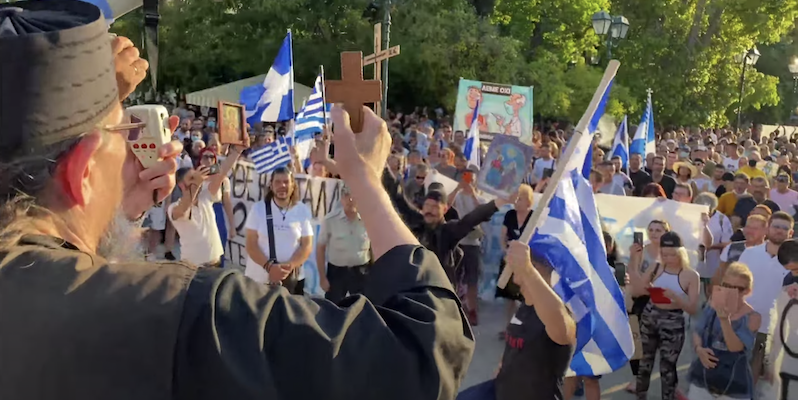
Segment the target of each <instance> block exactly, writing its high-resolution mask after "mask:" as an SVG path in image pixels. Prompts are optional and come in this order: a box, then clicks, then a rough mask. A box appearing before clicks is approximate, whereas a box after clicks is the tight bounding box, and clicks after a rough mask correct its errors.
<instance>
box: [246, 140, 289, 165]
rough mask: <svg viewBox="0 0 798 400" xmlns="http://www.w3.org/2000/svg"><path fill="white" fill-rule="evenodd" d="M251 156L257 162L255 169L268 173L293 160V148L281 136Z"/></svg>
mask: <svg viewBox="0 0 798 400" xmlns="http://www.w3.org/2000/svg"><path fill="white" fill-rule="evenodd" d="M249 158H251V159H252V162H254V163H255V170H256V171H258V173H259V174H267V173H269V172H272V171H274V170H275V169H277V168H279V167H284V166H286V165H288V164H289V163H290V162H291V150H290V149H289V147H288V143H286V141H285V139H284V138H283V137H282V136H281V137H279V138H277V140H275V141H273V142H271V143H269V144H267V145H266V146H263V148H261V149H258V150H255V151H253V152H252V153H251V154H250V155H249Z"/></svg>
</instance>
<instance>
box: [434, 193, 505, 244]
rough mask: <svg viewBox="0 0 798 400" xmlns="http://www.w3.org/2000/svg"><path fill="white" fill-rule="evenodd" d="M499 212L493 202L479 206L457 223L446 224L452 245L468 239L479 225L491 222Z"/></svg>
mask: <svg viewBox="0 0 798 400" xmlns="http://www.w3.org/2000/svg"><path fill="white" fill-rule="evenodd" d="M463 193H465V192H463ZM497 211H499V208H498V207H497V205H496V202H495V201H493V200H491V201H490V202H489V203H486V204H482V205H479V206H477V208H475V209H474V210H473V211H471V212H470V213H468V214H466V215H465V216H463V217H462V218H461V219H459V220H457V221H452V222H450V223H448V224H446V233H447V235H449V237H450V238H451V239H450V240H451V243H457V242H459V241H460V240H461V239H463V238H464V237H466V236H467V235H468V234H469V233H471V231H473V230H474V228H476V227H477V225H479V224H481V223H483V222H486V221H490V218H491V217H492V216H493V214H495V213H496V212H497Z"/></svg>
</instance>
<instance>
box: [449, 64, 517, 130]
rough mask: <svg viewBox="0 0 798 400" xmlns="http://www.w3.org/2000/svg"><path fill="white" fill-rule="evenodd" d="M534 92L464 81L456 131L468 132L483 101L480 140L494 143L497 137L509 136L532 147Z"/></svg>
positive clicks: (459, 89) (514, 87) (494, 84)
mask: <svg viewBox="0 0 798 400" xmlns="http://www.w3.org/2000/svg"><path fill="white" fill-rule="evenodd" d="M532 89H533V88H532V87H528V86H513V85H503V84H498V83H488V82H481V81H472V80H468V79H460V84H459V86H458V90H457V106H456V108H455V112H454V130H456V131H463V132H468V129H469V128H470V127H471V121H472V116H473V113H474V108H475V107H476V104H477V100H479V101H480V104H479V117H478V118H479V133H480V140H483V141H487V142H490V141H492V140H493V137H494V136H495V135H500V134H505V135H512V136H515V137H518V138H519V139H520V140H521V142H523V143H525V144H532V127H533V125H532V111H533V110H532V91H533V90H532Z"/></svg>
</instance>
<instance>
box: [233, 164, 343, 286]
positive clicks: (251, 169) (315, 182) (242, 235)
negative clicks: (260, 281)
mask: <svg viewBox="0 0 798 400" xmlns="http://www.w3.org/2000/svg"><path fill="white" fill-rule="evenodd" d="M295 178H296V181H297V184H298V186H299V188H298V190H299V198H300V201H301V202H303V203H304V204H306V205H307V206H308V207H309V208H310V211H311V213H312V214H313V220H312V221H311V223H312V225H313V227H314V229H315V233H316V235H314V240H313V253H312V254H311V255H310V257H308V260H307V261H306V262H305V264H304V265H303V266H302V268H303V269H304V272H305V291H306V292H308V293H310V294H323V293H324V292H323V291H322V290H321V288H320V287H319V273H318V269H317V268H316V240H315V237H316V236H317V235H318V232H319V224H320V223H321V221H322V220H323V219H324V217H325V216H326V215H327V214H329V213H330V212H331V211H334V210H335V209H336V208H337V207H339V204H340V203H339V202H338V199H339V190H340V188H341V186H343V181H341V180H338V179H326V178H315V177H311V176H309V175H303V174H297V175H295ZM267 186H268V175H266V174H263V175H261V174H258V173H257V171H255V164H253V163H252V162H251V161H246V160H238V162H237V163H236V165H235V167H234V168H233V170H232V171H231V172H230V199H231V200H232V202H233V220H234V221H233V222H234V225H235V227H236V236H235V238H233V239H232V240H229V241H228V242H227V249H225V258H226V259H227V260H228V261H230V262H231V263H232V264H234V265H237V266H241V267H244V266H246V264H247V258H248V256H247V252H246V229H245V228H244V225H245V223H246V221H247V214H248V213H249V210H250V209H251V208H252V205H254V204H255V203H257V202H258V201H260V200H263V197H264V196H265V195H266V187H267Z"/></svg>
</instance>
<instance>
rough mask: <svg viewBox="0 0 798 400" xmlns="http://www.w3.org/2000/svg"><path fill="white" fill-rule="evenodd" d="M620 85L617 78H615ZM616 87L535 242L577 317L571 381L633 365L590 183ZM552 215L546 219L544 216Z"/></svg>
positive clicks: (581, 139)
mask: <svg viewBox="0 0 798 400" xmlns="http://www.w3.org/2000/svg"><path fill="white" fill-rule="evenodd" d="M613 79H614V77H613ZM611 87H612V81H610V82H609V84H608V85H606V86H604V87H603V88H602V87H600V88H599V91H601V92H599V93H600V94H601V101H600V103H599V104H598V107H597V109H596V110H595V112H594V113H593V114H592V115H585V116H584V117H582V118H583V119H584V118H588V117H589V121H590V122H589V123H588V124H587V129H586V131H585V132H584V133H582V134H581V135H579V134H577V135H578V136H577V137H575V138H574V139H576V140H577V142H576V143H575V144H574V145H575V146H577V147H576V149H575V151H574V152H573V154H572V156H571V157H570V158H569V159H568V162H567V163H566V164H565V165H564V166H561V167H560V168H566V169H565V174H564V175H563V178H562V180H561V181H560V182H559V184H558V185H557V189H556V192H555V195H554V197H553V198H552V199H551V202H550V203H549V204H548V216H546V217H544V220H543V223H542V224H540V226H539V227H538V228H537V230H536V231H535V233H534V234H533V236H532V239H531V240H530V242H529V246H530V248H531V249H532V250H533V253H534V254H535V255H536V256H537V257H539V258H542V259H543V260H545V261H547V262H548V263H549V264H550V265H551V266H552V267H553V268H554V271H555V272H556V273H555V274H552V275H553V282H552V285H553V288H554V291H555V292H556V293H557V294H558V295H559V296H560V298H562V300H563V302H564V303H565V304H566V305H567V306H568V307H569V308H570V309H571V311H572V312H573V317H574V320H575V321H576V347H575V351H574V356H573V359H572V360H571V366H570V371H569V375H577V376H580V375H581V376H595V375H602V374H607V373H610V372H612V371H615V370H617V369H619V368H621V367H623V366H624V365H626V363H627V362H628V361H629V358H630V357H631V356H632V354H633V353H634V342H633V341H632V333H631V331H630V329H629V320H628V318H627V315H626V307H625V305H624V296H623V294H622V293H621V289H620V287H619V286H618V283H617V281H616V280H615V274H614V272H613V270H612V268H611V267H610V266H609V264H608V263H607V251H606V248H605V246H604V237H603V235H602V229H601V223H600V220H599V215H598V211H597V209H596V203H595V199H594V198H593V190H592V188H591V186H590V183H589V182H588V176H589V171H590V167H591V157H589V156H588V155H589V154H590V149H591V148H592V140H593V133H594V132H595V131H596V128H597V127H598V121H599V119H600V118H601V116H602V115H603V114H604V107H605V106H606V103H607V99H608V97H609V92H610V88H611ZM544 215H546V213H544Z"/></svg>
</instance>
